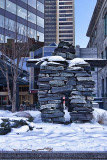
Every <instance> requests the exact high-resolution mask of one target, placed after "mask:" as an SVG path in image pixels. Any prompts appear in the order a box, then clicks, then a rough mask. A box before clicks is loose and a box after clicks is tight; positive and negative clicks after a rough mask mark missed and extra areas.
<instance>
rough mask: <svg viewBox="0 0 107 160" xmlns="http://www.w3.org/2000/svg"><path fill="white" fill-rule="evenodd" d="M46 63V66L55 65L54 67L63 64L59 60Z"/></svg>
mask: <svg viewBox="0 0 107 160" xmlns="http://www.w3.org/2000/svg"><path fill="white" fill-rule="evenodd" d="M56 61H57V60H56ZM47 65H48V66H56V67H58V66H63V65H64V64H62V63H60V62H58V61H57V62H48V64H47Z"/></svg>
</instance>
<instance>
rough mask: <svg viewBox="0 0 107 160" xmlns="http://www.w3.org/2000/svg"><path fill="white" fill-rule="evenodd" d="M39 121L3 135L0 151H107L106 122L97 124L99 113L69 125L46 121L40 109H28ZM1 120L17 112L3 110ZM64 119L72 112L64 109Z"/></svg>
mask: <svg viewBox="0 0 107 160" xmlns="http://www.w3.org/2000/svg"><path fill="white" fill-rule="evenodd" d="M26 112H27V113H29V114H31V116H32V117H34V119H36V121H34V122H35V123H34V122H32V123H30V122H29V123H30V125H32V126H33V127H34V128H33V130H32V131H29V127H28V126H26V125H25V126H22V127H20V128H14V129H12V131H11V133H9V134H7V135H0V151H107V125H103V124H99V123H97V116H94V120H93V121H91V122H90V123H79V122H78V123H71V124H69V125H63V124H50V123H43V122H41V119H40V112H39V111H26ZM104 113H106V114H107V111H104V110H101V109H94V112H93V115H98V114H100V115H103V114H104ZM0 116H1V117H0V122H1V119H2V118H3V117H4V116H5V118H6V117H8V118H9V119H11V118H14V119H15V118H17V119H19V118H22V119H25V118H23V117H15V113H11V112H9V111H0ZM65 118H66V119H69V114H68V112H67V111H66V112H65Z"/></svg>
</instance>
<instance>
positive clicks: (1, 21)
mask: <svg viewBox="0 0 107 160" xmlns="http://www.w3.org/2000/svg"><path fill="white" fill-rule="evenodd" d="M0 27H3V28H4V16H1V15H0Z"/></svg>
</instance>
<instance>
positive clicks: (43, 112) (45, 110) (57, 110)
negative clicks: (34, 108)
mask: <svg viewBox="0 0 107 160" xmlns="http://www.w3.org/2000/svg"><path fill="white" fill-rule="evenodd" d="M56 112H61V111H60V110H59V109H44V110H42V114H52V113H56Z"/></svg>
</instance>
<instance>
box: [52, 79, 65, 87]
mask: <svg viewBox="0 0 107 160" xmlns="http://www.w3.org/2000/svg"><path fill="white" fill-rule="evenodd" d="M49 84H50V85H53V86H63V85H64V81H61V80H53V81H50V82H49Z"/></svg>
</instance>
